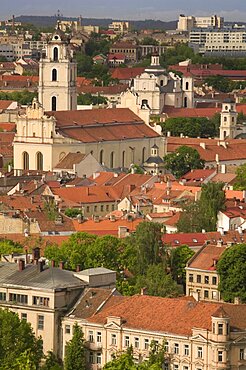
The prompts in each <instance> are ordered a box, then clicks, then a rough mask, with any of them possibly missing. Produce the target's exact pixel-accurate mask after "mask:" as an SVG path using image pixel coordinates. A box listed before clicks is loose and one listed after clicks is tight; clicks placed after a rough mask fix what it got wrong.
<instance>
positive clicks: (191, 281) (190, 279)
mask: <svg viewBox="0 0 246 370" xmlns="http://www.w3.org/2000/svg"><path fill="white" fill-rule="evenodd" d="M189 282H190V283H193V274H189Z"/></svg>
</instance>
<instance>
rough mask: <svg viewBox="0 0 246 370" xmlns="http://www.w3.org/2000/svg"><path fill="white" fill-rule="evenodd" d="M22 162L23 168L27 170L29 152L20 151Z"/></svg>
mask: <svg viewBox="0 0 246 370" xmlns="http://www.w3.org/2000/svg"><path fill="white" fill-rule="evenodd" d="M22 164H23V170H29V154H28V153H27V152H23V153H22Z"/></svg>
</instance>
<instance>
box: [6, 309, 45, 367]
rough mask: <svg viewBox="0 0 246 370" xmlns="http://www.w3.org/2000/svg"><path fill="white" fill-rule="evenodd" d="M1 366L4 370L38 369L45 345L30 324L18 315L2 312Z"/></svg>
mask: <svg viewBox="0 0 246 370" xmlns="http://www.w3.org/2000/svg"><path fill="white" fill-rule="evenodd" d="M0 333H1V335H0V364H1V365H0V366H1V369H2V370H9V369H16V370H17V369H20V366H19V365H20V364H22V366H23V367H21V368H23V369H24V365H26V367H25V369H30V370H32V369H33V370H34V369H38V368H39V364H40V360H41V358H42V356H43V343H42V340H41V339H40V338H39V339H37V338H36V337H35V335H34V333H33V330H32V328H31V326H30V324H29V323H27V322H26V321H25V320H20V319H19V317H18V315H17V314H16V313H13V312H10V311H7V310H0Z"/></svg>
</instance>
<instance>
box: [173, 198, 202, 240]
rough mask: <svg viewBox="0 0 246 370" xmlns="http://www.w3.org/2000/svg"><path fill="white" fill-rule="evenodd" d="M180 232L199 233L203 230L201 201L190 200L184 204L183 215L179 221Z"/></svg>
mask: <svg viewBox="0 0 246 370" xmlns="http://www.w3.org/2000/svg"><path fill="white" fill-rule="evenodd" d="M177 228H178V232H181V233H197V232H201V231H202V229H203V226H202V215H201V213H200V204H199V202H188V203H186V204H184V206H183V210H182V213H181V216H180V218H179V220H178V222H177Z"/></svg>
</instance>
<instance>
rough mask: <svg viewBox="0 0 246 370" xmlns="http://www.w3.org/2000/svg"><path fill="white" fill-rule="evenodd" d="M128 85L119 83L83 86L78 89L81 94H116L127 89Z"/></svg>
mask: <svg viewBox="0 0 246 370" xmlns="http://www.w3.org/2000/svg"><path fill="white" fill-rule="evenodd" d="M127 88H128V86H127V85H123V84H117V85H112V86H90V85H89V86H81V87H79V88H78V89H77V91H78V92H79V93H81V94H86V93H87V94H92V95H93V94H99V95H116V94H121V93H122V92H123V91H126V90H127Z"/></svg>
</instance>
